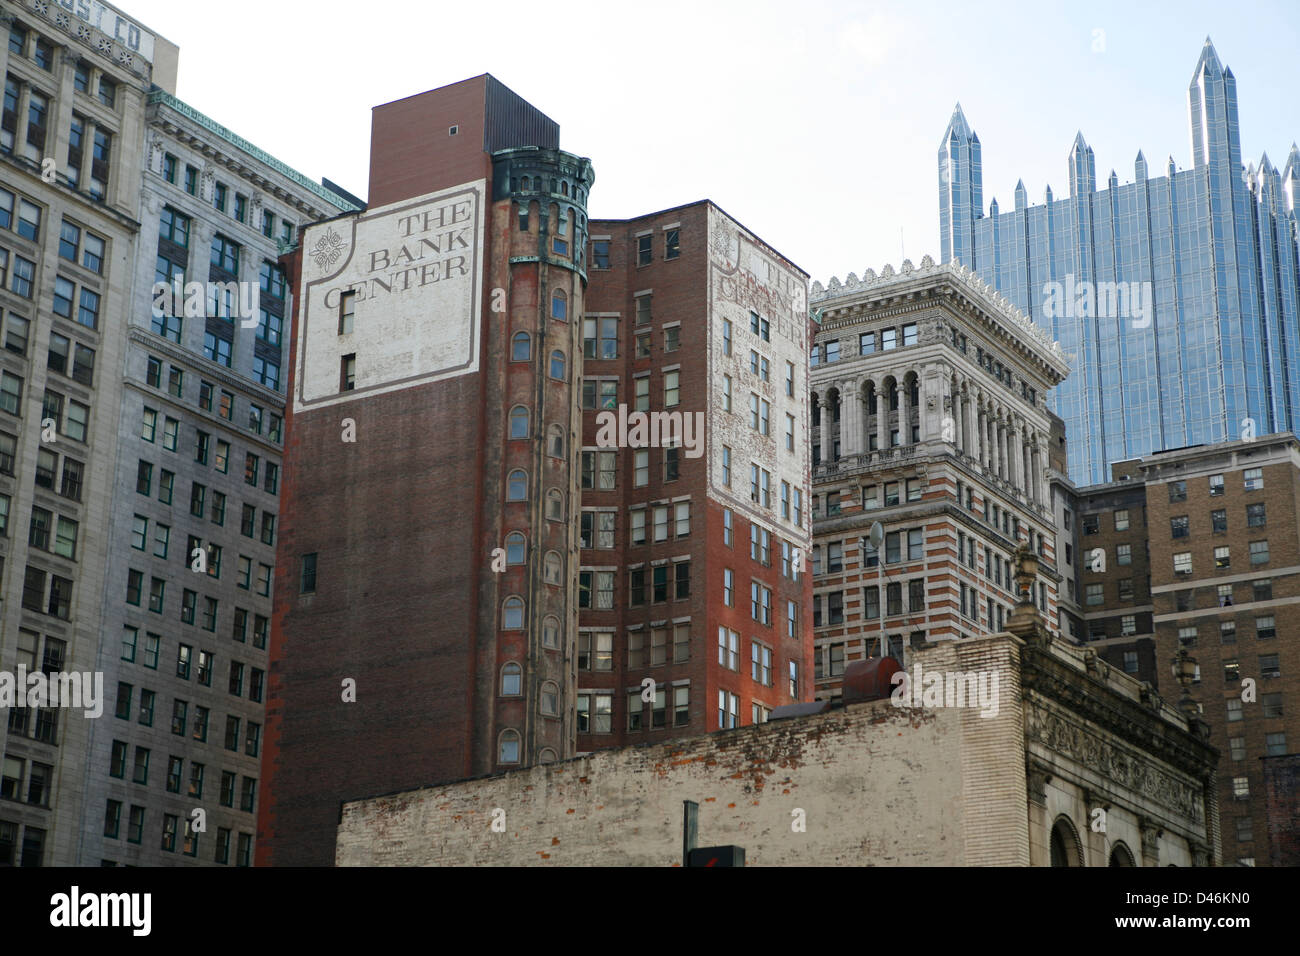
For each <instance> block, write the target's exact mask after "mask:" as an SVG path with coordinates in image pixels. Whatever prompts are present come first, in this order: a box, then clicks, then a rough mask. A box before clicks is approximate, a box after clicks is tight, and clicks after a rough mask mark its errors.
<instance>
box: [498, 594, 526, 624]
mask: <svg viewBox="0 0 1300 956" xmlns="http://www.w3.org/2000/svg"><path fill="white" fill-rule="evenodd" d="M523 626H524V599H523V598H521V597H508V598H506V599H505V603H503V604H502V605H501V629H502V630H505V631H518V630H522V629H523Z"/></svg>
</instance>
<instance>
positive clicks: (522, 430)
mask: <svg viewBox="0 0 1300 956" xmlns="http://www.w3.org/2000/svg"><path fill="white" fill-rule="evenodd" d="M510 437H511V438H527V437H528V409H526V408H524V406H522V405H516V406H515V407H514V408H512V409H510Z"/></svg>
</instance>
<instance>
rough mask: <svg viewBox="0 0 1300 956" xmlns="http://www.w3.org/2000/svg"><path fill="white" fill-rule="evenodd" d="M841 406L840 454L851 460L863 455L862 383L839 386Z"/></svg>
mask: <svg viewBox="0 0 1300 956" xmlns="http://www.w3.org/2000/svg"><path fill="white" fill-rule="evenodd" d="M839 389H840V404H841V408H842V412H841V415H840V454H841V455H842V456H843V457H845V458H849V457H851V456H853V455H858V454H861V453H862V450H863V449H862V434H863V431H862V392H861V383H860V382H845V383H843V384H841V385H840V386H839Z"/></svg>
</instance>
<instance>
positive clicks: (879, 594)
mask: <svg viewBox="0 0 1300 956" xmlns="http://www.w3.org/2000/svg"><path fill="white" fill-rule="evenodd" d="M884 540H885V529H884V527H883V526H882V525H881V524H880V522H879V521H873V522H871V530H870V531H868V532H867V537H866V538H859V539H858V547H859V548H860V549H861V553H862V555H863V559H864V560H865V559H866V553H867V551H866V548H865V547H863V542H864V541H870V542H871V547H872V548H873V549H874V550H875V552H876V604H877V605H878V608H879V611H880V659H881V660H884V659H885V658H886V657H887V656H888V648H887V646H886V638H885V559H884V555H882V554H881V553H880V548H881V544H882V543H883V542H884Z"/></svg>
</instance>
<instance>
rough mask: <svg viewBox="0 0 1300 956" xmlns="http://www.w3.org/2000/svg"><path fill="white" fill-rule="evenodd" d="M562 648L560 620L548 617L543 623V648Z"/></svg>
mask: <svg viewBox="0 0 1300 956" xmlns="http://www.w3.org/2000/svg"><path fill="white" fill-rule="evenodd" d="M559 646H560V619H559V618H557V617H548V618H547V619H546V620H544V621H542V647H559Z"/></svg>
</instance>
